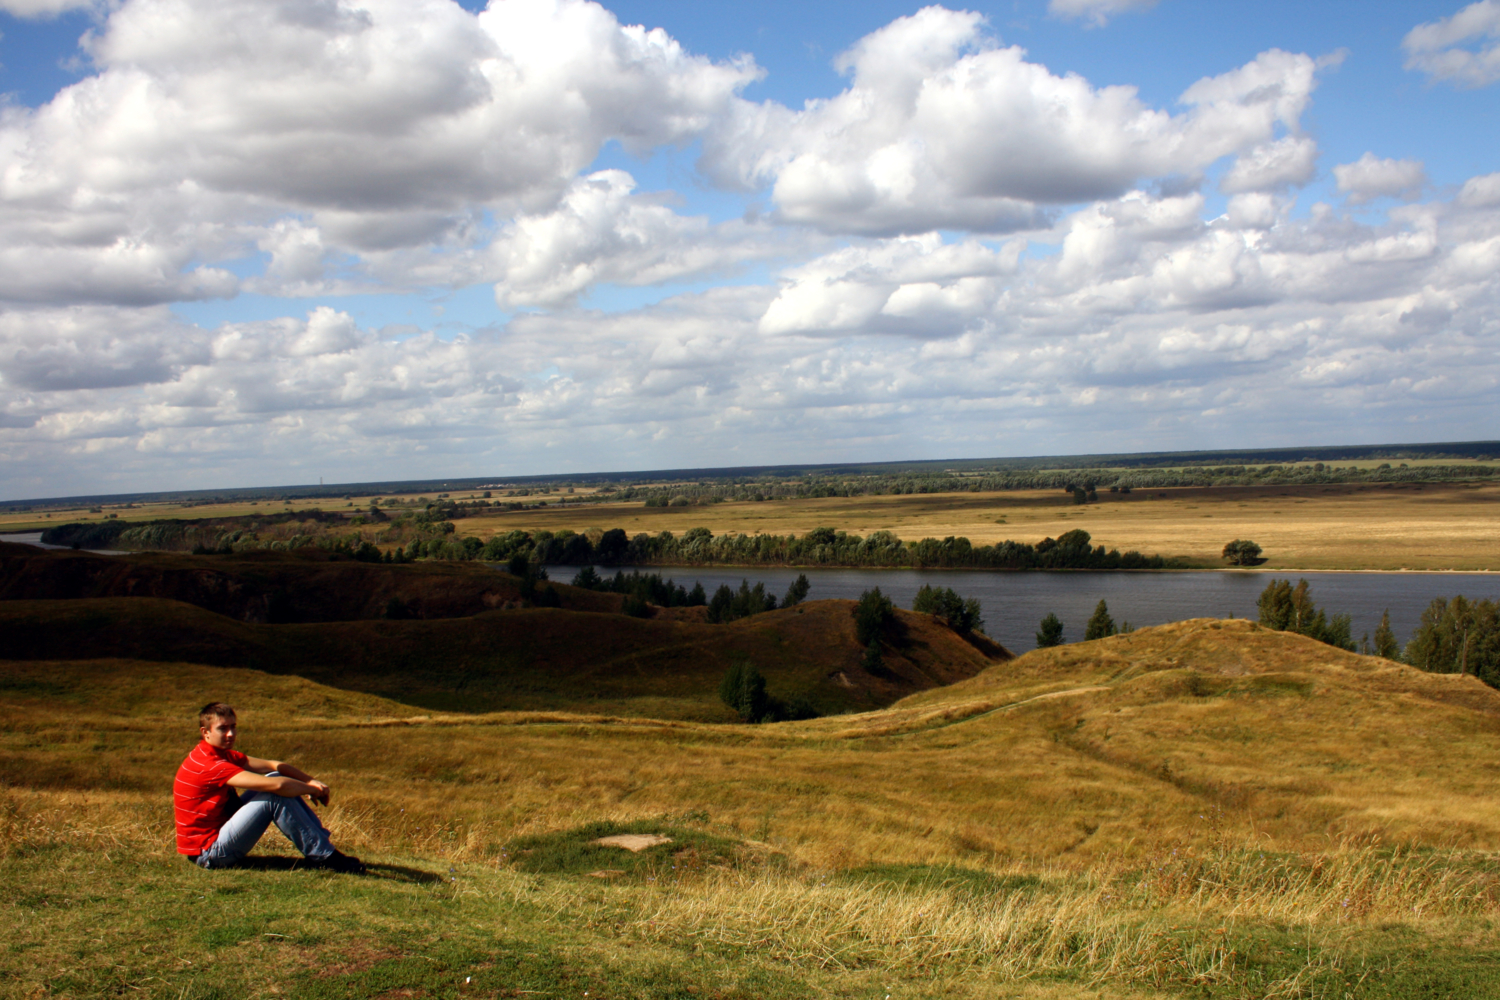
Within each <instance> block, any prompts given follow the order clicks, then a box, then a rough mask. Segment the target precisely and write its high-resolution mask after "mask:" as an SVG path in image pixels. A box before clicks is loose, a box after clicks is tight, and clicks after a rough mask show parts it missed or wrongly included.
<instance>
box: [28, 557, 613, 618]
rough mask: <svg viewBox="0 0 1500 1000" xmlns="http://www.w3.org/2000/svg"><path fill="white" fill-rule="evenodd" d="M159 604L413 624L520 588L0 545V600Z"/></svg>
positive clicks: (418, 569) (336, 564)
mask: <svg viewBox="0 0 1500 1000" xmlns="http://www.w3.org/2000/svg"><path fill="white" fill-rule="evenodd" d="M552 586H554V587H555V588H556V590H557V592H558V595H559V597H560V598H561V602H562V606H563V607H565V608H570V609H572V610H575V611H619V610H620V607H621V604H622V603H623V601H624V598H622V597H621V596H620V595H618V594H604V593H595V592H593V591H588V590H582V589H579V588H577V587H570V586H567V585H566V584H560V583H554V584H553V585H552ZM96 597H158V598H165V599H167V600H173V601H182V602H184V603H187V604H193V605H196V606H198V607H200V608H205V609H207V610H209V611H213V612H215V613H217V614H221V615H225V616H227V617H229V618H234V619H238V620H240V621H246V622H257V623H264V622H278V623H282V624H286V623H293V622H330V621H360V620H369V619H375V618H384V617H385V615H386V608H387V605H388V604H389V603H390V602H391V601H392V600H398V601H400V602H402V604H403V605H404V606H405V608H406V611H407V613H408V614H410V615H411V616H412V617H415V618H458V617H463V616H467V615H474V614H478V613H479V612H481V611H488V610H490V609H493V608H498V607H504V606H507V605H512V604H519V603H520V599H521V592H520V581H519V580H518V579H517V578H516V577H513V576H511V575H510V574H509V573H502V572H500V571H499V570H496V569H494V568H492V567H490V566H488V565H486V564H484V563H472V562H471V563H462V562H417V563H408V564H404V565H388V564H384V563H368V562H359V561H357V560H355V559H353V558H351V557H349V556H347V555H341V554H338V553H333V552H327V551H324V550H322V549H315V548H302V549H295V550H293V551H290V552H250V553H243V554H240V555H234V556H192V555H182V554H178V553H164V552H143V553H134V554H131V555H130V556H128V557H126V556H102V555H97V554H94V553H90V552H72V551H66V550H41V549H37V548H34V547H32V546H29V545H15V544H10V543H4V542H0V601H5V600H74V599H78V598H96Z"/></svg>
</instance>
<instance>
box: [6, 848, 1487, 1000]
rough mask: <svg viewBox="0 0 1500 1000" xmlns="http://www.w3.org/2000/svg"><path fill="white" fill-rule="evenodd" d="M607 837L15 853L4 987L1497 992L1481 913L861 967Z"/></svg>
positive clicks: (755, 876)
mask: <svg viewBox="0 0 1500 1000" xmlns="http://www.w3.org/2000/svg"><path fill="white" fill-rule="evenodd" d="M605 829H606V826H604V825H601V826H598V827H594V828H590V829H586V830H585V829H579V830H575V831H570V832H569V833H568V834H567V835H564V836H560V837H559V838H556V839H555V840H553V841H551V842H550V843H551V845H552V846H553V847H555V848H558V849H557V850H552V851H550V852H548V853H547V854H546V856H547V857H548V858H550V859H551V862H549V863H556V864H557V866H558V867H562V868H567V869H568V871H566V872H553V873H546V874H535V873H527V872H522V871H519V870H517V868H516V866H498V867H497V866H496V865H495V864H472V863H453V864H443V863H434V861H433V860H432V859H431V858H412V857H400V856H394V857H381V858H378V859H376V861H375V864H374V866H373V868H372V871H371V874H369V875H368V876H365V877H353V876H342V875H335V874H331V873H325V872H314V871H308V870H305V869H300V868H295V867H293V865H292V864H291V859H290V858H286V857H282V856H269V857H265V858H263V859H262V860H261V863H260V864H259V865H257V866H255V867H250V868H244V869H237V870H229V871H215V872H204V871H201V870H199V869H197V868H196V867H194V866H192V865H190V864H188V863H187V862H185V861H183V860H181V859H178V858H175V857H171V856H169V855H167V854H166V853H165V852H164V851H162V850H160V849H154V850H153V849H146V850H130V849H128V848H126V847H124V846H122V845H116V846H115V847H114V848H113V849H107V850H85V849H81V848H80V846H78V845H74V846H53V847H38V848H33V849H29V850H24V851H20V852H17V853H12V854H11V855H10V856H8V857H6V858H5V859H4V861H3V862H0V896H3V898H4V900H5V902H4V903H0V914H3V919H4V920H5V922H6V927H7V931H6V934H5V936H4V945H3V947H0V996H4V997H7V998H10V997H15V998H22V997H26V998H41V997H78V998H83V997H106V996H142V997H156V998H183V997H198V998H203V1000H206V998H212V997H221V998H234V1000H241V998H246V997H268V996H280V997H292V998H306V1000H347V998H365V997H377V996H379V997H400V996H418V997H435V998H436V997H447V998H459V997H515V996H523V995H548V996H567V997H582V996H583V995H584V993H585V991H587V994H588V996H589V997H590V998H597V997H603V998H671V997H676V998H683V1000H687V998H698V1000H701V998H704V997H718V998H722V1000H731V998H733V1000H737V998H747V1000H748V998H751V997H762V998H770V1000H781V998H801V997H814V996H818V997H822V996H835V997H881V996H885V995H890V996H892V997H893V998H895V997H942V996H963V997H992V996H1007V997H1065V996H1066V997H1076V996H1089V995H1102V996H1107V997H1129V996H1148V995H1150V996H1180V997H1196V998H1204V1000H1242V998H1251V997H1262V996H1268V995H1274V996H1288V997H1308V998H1313V997H1318V998H1338V1000H1421V998H1432V1000H1439V998H1443V1000H1469V998H1473V1000H1480V998H1492V997H1494V996H1496V995H1500V948H1497V942H1496V938H1495V934H1494V931H1493V928H1492V927H1491V926H1490V924H1489V922H1488V921H1487V920H1484V919H1479V920H1473V921H1455V922H1453V923H1452V924H1450V925H1449V926H1447V927H1446V928H1444V929H1442V932H1441V933H1437V934H1434V933H1431V932H1430V931H1428V932H1424V931H1420V930H1416V929H1413V928H1411V927H1409V926H1402V925H1398V924H1391V923H1382V924H1377V925H1358V924H1351V925H1348V926H1345V927H1338V926H1333V927H1330V926H1318V925H1309V924H1305V923H1297V922H1287V923H1276V922H1267V921H1264V920H1255V919H1248V920H1247V919H1243V918H1236V917H1234V916H1232V915H1231V916H1227V917H1225V916H1222V915H1221V916H1219V917H1218V918H1217V919H1209V918H1212V917H1214V916H1215V915H1214V914H1200V915H1199V916H1198V917H1197V918H1193V917H1185V915H1183V914H1170V913H1161V912H1152V911H1150V910H1149V909H1137V910H1136V911H1135V912H1134V914H1133V915H1132V913H1131V911H1129V910H1122V912H1120V913H1118V914H1116V915H1115V918H1116V919H1117V920H1122V921H1123V922H1125V923H1126V924H1127V925H1131V924H1133V925H1134V926H1133V929H1132V928H1131V927H1130V926H1126V927H1125V928H1124V931H1125V932H1126V933H1127V934H1134V935H1136V936H1137V939H1138V940H1139V942H1140V943H1139V950H1140V952H1141V958H1142V959H1143V960H1142V961H1141V962H1140V963H1139V965H1138V966H1137V967H1135V968H1134V969H1133V970H1132V971H1131V974H1130V975H1128V976H1125V975H1114V976H1104V977H1101V974H1100V970H1099V965H1100V963H1099V962H1098V961H1096V960H1094V959H1091V958H1090V955H1089V948H1090V947H1091V945H1092V944H1094V943H1095V941H1094V940H1093V939H1092V938H1091V937H1090V932H1089V930H1088V929H1087V927H1086V925H1083V924H1080V925H1079V929H1078V930H1075V931H1073V932H1072V938H1071V939H1069V940H1065V941H1063V942H1061V944H1060V947H1059V950H1058V953H1057V956H1056V957H1055V959H1054V961H1053V962H1052V965H1051V967H1050V968H1047V967H1043V968H1038V969H1036V970H1034V972H1033V973H1032V974H1031V975H1030V976H1028V977H1025V978H1023V979H1019V980H1018V979H1013V978H1008V977H997V976H996V975H994V974H993V972H991V971H989V970H988V969H987V968H986V965H985V963H983V962H980V961H978V960H977V957H976V956H972V955H967V954H965V953H964V952H963V951H962V950H957V951H952V950H950V951H947V952H939V953H935V954H932V955H930V956H929V957H927V958H925V959H923V960H920V961H912V962H899V961H897V962H891V961H880V960H878V957H877V958H872V956H878V955H879V954H880V953H881V947H882V946H881V942H880V941H879V940H877V939H868V938H867V939H864V940H862V941H860V942H859V947H857V948H849V947H847V945H840V944H839V942H838V941H837V940H832V939H831V940H830V942H829V947H830V949H832V952H831V953H833V954H842V955H843V956H844V957H843V959H842V960H829V959H828V958H826V957H818V956H815V955H809V954H802V955H799V954H795V953H793V952H792V951H791V950H790V949H788V948H787V947H786V946H785V942H784V941H780V940H777V939H776V938H775V935H772V934H762V935H760V936H759V937H757V936H754V935H752V936H746V937H742V938H741V939H739V940H734V939H733V935H732V934H726V933H717V934H716V933H711V932H710V933H684V932H683V928H682V927H681V926H679V925H678V924H675V923H674V922H673V918H672V912H671V907H672V905H673V904H674V903H677V904H680V903H682V902H684V901H686V902H687V903H688V904H689V905H692V902H693V900H694V894H695V892H696V891H697V888H696V887H695V885H694V884H693V882H694V880H695V879H699V880H701V879H703V877H704V876H703V874H702V873H701V872H699V873H690V874H688V875H685V876H684V877H683V884H682V885H679V884H678V883H677V882H676V881H673V880H669V879H657V880H655V881H649V880H650V879H651V878H652V876H650V875H647V874H644V871H645V869H642V870H641V871H639V872H637V873H634V874H632V875H629V876H626V877H625V878H623V879H620V880H616V881H611V882H602V881H600V880H598V879H593V878H590V877H588V876H587V875H586V874H581V873H579V872H577V871H576V870H577V869H580V868H583V867H585V866H586V863H582V862H581V859H580V856H579V855H577V854H576V853H574V852H569V851H567V850H563V849H561V848H562V845H564V844H565V843H568V842H573V841H576V840H577V838H579V837H582V836H585V835H586V834H589V833H595V832H600V831H602V830H605ZM608 829H611V830H618V828H616V827H608ZM676 832H678V833H679V834H685V833H686V832H685V831H682V830H681V829H678V830H677V831H676ZM537 843H538V844H541V843H543V842H542V841H537ZM283 846H284V845H283ZM659 860H660V859H659ZM615 867H619V865H616V866H615ZM736 877H738V878H740V879H742V883H741V884H742V886H743V888H744V891H745V892H749V893H753V892H755V891H756V890H757V888H758V886H759V884H760V883H762V882H766V881H770V882H773V883H775V885H776V886H777V887H778V888H779V887H782V886H784V885H785V884H786V883H787V880H789V879H790V880H794V881H796V883H797V884H798V885H799V886H800V887H801V889H802V891H803V892H804V893H805V894H806V895H807V897H808V898H812V899H816V900H820V901H821V905H823V906H825V907H827V908H828V909H829V912H830V914H833V915H835V916H833V917H831V918H830V919H829V921H828V922H829V925H830V934H835V935H836V934H837V926H836V925H837V924H838V923H839V920H838V919H837V917H836V914H837V913H838V912H840V911H847V910H849V909H850V908H851V907H854V908H864V909H867V910H868V909H879V908H881V907H887V908H902V907H911V906H917V907H925V908H927V910H928V911H929V912H931V913H932V914H933V919H934V923H941V921H942V920H943V919H944V918H945V917H947V918H950V919H951V918H954V917H956V916H958V915H962V914H965V913H971V914H974V913H986V912H992V911H993V908H994V907H996V906H997V905H998V906H999V907H1001V908H1002V909H1003V907H1004V906H1005V905H1006V901H1007V900H1009V899H1011V898H1012V897H1013V896H1015V895H1016V894H1022V895H1025V896H1027V897H1037V896H1051V897H1055V899H1056V900H1058V901H1060V902H1065V901H1066V899H1067V898H1068V897H1069V895H1070V894H1072V893H1076V892H1078V891H1079V888H1080V884H1081V882H1080V877H1079V876H1070V877H1069V876H1064V877H1053V878H1051V879H1049V880H1047V881H1046V882H1040V881H1035V880H1025V879H1021V880H1015V879H1011V880H1005V879H996V878H995V876H994V875H992V874H991V873H985V872H978V871H969V872H965V871H963V870H960V869H951V868H950V869H946V870H945V869H937V868H931V869H929V868H925V867H924V866H904V867H903V866H885V867H884V868H882V869H864V870H860V871H853V872H848V873H845V874H844V875H843V876H841V877H840V878H839V879H838V880H836V881H835V882H830V881H829V878H828V876H827V875H826V874H819V873H817V872H808V873H803V874H801V875H797V874H790V875H789V874H787V873H785V872H780V873H772V872H770V871H768V870H766V869H756V868H754V867H750V868H746V869H743V870H741V871H739V872H738V874H737V875H736ZM1083 881H1086V880H1083ZM842 885H847V886H849V888H847V889H846V888H841V886H842ZM1119 889H1120V891H1121V892H1128V891H1129V886H1128V885H1124V884H1122V885H1121V886H1120V887H1119ZM727 919H729V920H730V921H732V920H733V918H732V917H729V918H727ZM1075 922H1077V921H1076V919H1075ZM721 930H722V928H721ZM1070 941H1071V943H1070ZM839 949H842V951H840V950H839ZM896 950H897V949H895V948H892V951H896ZM528 991H532V992H528Z"/></svg>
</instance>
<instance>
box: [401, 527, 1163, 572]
mask: <svg viewBox="0 0 1500 1000" xmlns="http://www.w3.org/2000/svg"><path fill="white" fill-rule="evenodd" d="M413 546H416V547H415V548H414V547H413ZM415 552H420V553H421V554H423V555H425V556H426V557H428V558H440V559H484V560H486V561H489V562H504V561H506V560H508V559H510V558H511V557H513V556H515V555H520V554H524V555H526V556H527V558H529V559H530V560H531V561H533V562H537V563H544V564H547V565H561V566H583V565H599V566H610V565H633V566H651V565H670V566H713V565H729V566H871V567H876V566H878V567H883V568H885V567H889V568H902V567H907V568H914V569H917V568H927V567H931V568H954V569H959V568H962V569H1017V570H1019V569H1163V568H1166V567H1167V566H1168V565H1169V564H1168V562H1167V560H1165V559H1163V558H1162V557H1160V556H1145V555H1142V554H1141V553H1139V552H1134V551H1131V552H1124V553H1122V552H1120V551H1119V550H1118V549H1105V548H1104V546H1102V545H1100V546H1094V545H1091V538H1090V535H1089V533H1088V532H1087V531H1084V530H1082V529H1074V530H1073V531H1067V532H1064V533H1063V534H1062V535H1060V536H1058V537H1057V538H1044V539H1042V540H1041V541H1040V542H1037V543H1036V544H1035V545H1032V544H1030V543H1027V542H1015V541H1004V542H997V543H995V544H994V545H974V544H972V543H971V542H970V541H969V540H968V539H967V538H963V537H953V536H949V537H947V538H923V539H920V540H918V541H903V540H902V539H901V538H899V537H897V536H896V535H895V534H894V533H892V532H889V531H877V532H875V533H874V534H871V535H869V536H867V537H861V536H859V535H852V534H848V533H847V532H843V531H837V530H835V529H833V528H814V529H813V530H812V531H809V532H807V533H806V534H804V535H744V534H725V535H717V536H716V535H714V533H713V532H712V531H710V530H709V529H707V528H689V529H688V530H687V531H686V532H684V533H683V534H681V535H680V536H679V535H674V534H673V533H672V532H670V531H663V532H660V533H658V534H655V535H651V534H646V533H644V532H643V533H641V534H637V535H635V536H634V537H630V536H628V535H627V534H626V533H625V532H624V530H622V529H620V528H612V529H610V530H609V531H606V532H603V533H602V534H600V535H599V536H598V537H597V538H596V539H591V538H590V537H589V536H588V535H584V534H578V533H576V532H572V531H568V530H563V531H559V532H556V533H553V532H550V531H538V532H535V533H532V532H527V531H510V532H507V533H505V534H503V535H495V536H494V537H493V538H491V539H489V540H488V541H487V542H480V541H479V540H478V539H474V540H473V541H472V542H471V541H470V540H469V539H467V538H465V539H459V540H456V541H455V540H444V539H429V540H426V541H418V542H415V543H413V545H409V546H407V547H406V553H407V555H408V556H410V555H411V554H412V553H415Z"/></svg>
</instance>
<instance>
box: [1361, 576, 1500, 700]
mask: <svg viewBox="0 0 1500 1000" xmlns="http://www.w3.org/2000/svg"><path fill="white" fill-rule="evenodd" d="M1387 624H1388V623H1387ZM1403 659H1404V660H1405V661H1406V662H1407V663H1410V664H1411V665H1412V666H1414V667H1420V668H1422V669H1423V670H1430V671H1432V672H1434V673H1439V674H1473V675H1474V676H1475V677H1478V678H1479V679H1480V680H1482V681H1484V682H1485V683H1486V684H1488V685H1489V686H1490V687H1500V605H1496V603H1495V602H1494V601H1490V600H1479V601H1471V600H1468V599H1467V598H1464V597H1461V596H1460V597H1454V598H1445V597H1439V598H1436V599H1434V600H1433V602H1432V603H1431V604H1429V605H1428V606H1427V609H1426V610H1425V611H1423V612H1422V618H1421V621H1420V622H1418V624H1417V629H1416V631H1415V632H1414V633H1413V634H1412V637H1411V641H1410V642H1408V643H1407V644H1406V650H1405V654H1404V656H1403Z"/></svg>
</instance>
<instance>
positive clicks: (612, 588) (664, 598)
mask: <svg viewBox="0 0 1500 1000" xmlns="http://www.w3.org/2000/svg"><path fill="white" fill-rule="evenodd" d="M512 560H513V562H512V563H511V565H521V566H526V565H530V561H529V560H527V559H526V557H525V556H514V557H512ZM512 572H514V570H512ZM572 584H573V586H575V587H582V588H584V589H585V590H599V591H604V592H606V593H612V594H625V595H626V596H627V597H635V598H637V599H638V600H641V601H645V602H647V603H650V604H655V605H657V606H658V607H663V608H698V607H702V606H703V605H705V604H707V603H708V595H707V593H706V592H705V591H704V589H703V584H702V583H699V582H696V581H695V582H694V583H693V587H692V589H691V590H689V589H688V588H686V587H684V586H682V584H680V583H674V582H673V581H672V580H669V579H663V578H662V576H661V574H660V573H642V572H640V571H635V572H632V573H625V572H624V571H619V570H617V571H616V572H615V575H614V576H613V577H604V576H600V575H599V573H598V571H597V570H595V569H594V567H592V566H585V567H584V568H583V569H581V570H579V571H578V573H577V575H576V576H574V577H573V580H572Z"/></svg>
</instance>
